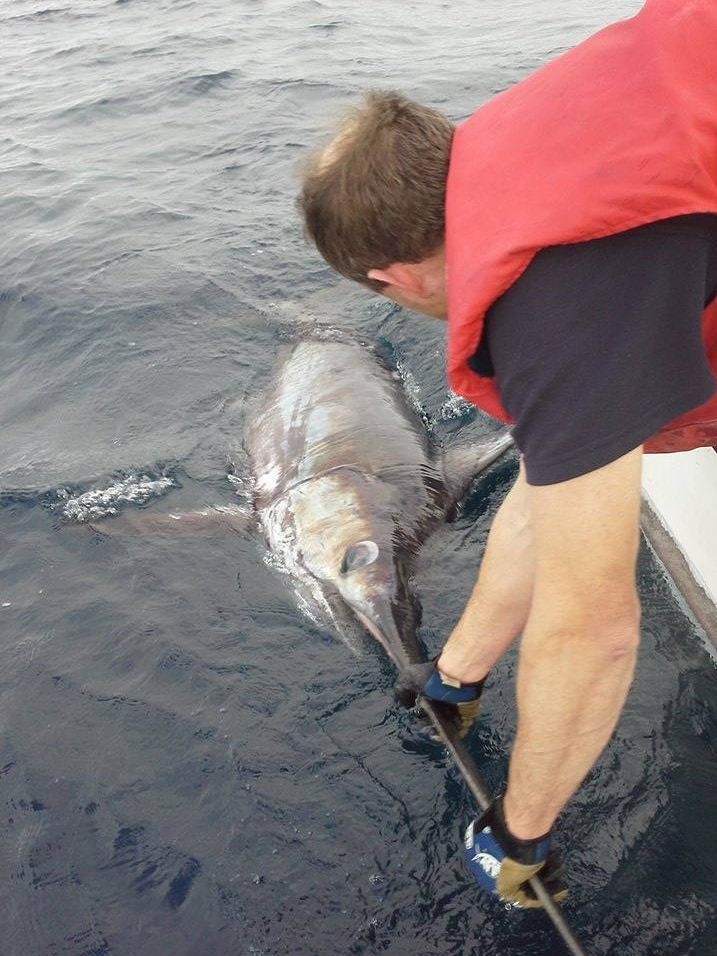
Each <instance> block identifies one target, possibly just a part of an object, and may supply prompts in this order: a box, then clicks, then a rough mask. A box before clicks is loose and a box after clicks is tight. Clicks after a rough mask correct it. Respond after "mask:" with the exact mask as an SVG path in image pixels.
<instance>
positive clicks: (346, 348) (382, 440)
mask: <svg viewBox="0 0 717 956" xmlns="http://www.w3.org/2000/svg"><path fill="white" fill-rule="evenodd" d="M511 443H512V442H511V439H510V436H509V435H507V434H502V435H501V436H500V437H499V438H498V439H496V438H495V437H494V438H493V439H492V440H491V441H489V442H487V443H486V444H485V445H481V446H479V447H478V448H477V449H475V455H474V456H473V461H474V467H473V468H472V473H473V474H476V473H478V472H479V471H480V470H481V469H482V468H484V467H486V466H487V464H489V463H490V462H491V461H493V460H495V459H496V458H497V457H499V455H501V454H502V453H503V452H504V451H505V450H506V448H507V447H509V445H510V444H511ZM246 448H247V452H248V455H249V459H250V461H251V466H252V472H253V477H254V489H253V494H254V507H255V510H256V513H257V516H258V518H259V521H260V523H261V526H262V529H263V531H264V535H265V537H266V540H267V543H268V545H269V548H270V549H271V551H272V552H273V553H274V554H275V555H276V556H277V557H278V558H279V559H280V561H281V563H282V564H283V566H284V567H285V569H286V570H287V571H288V572H289V574H291V576H292V577H293V578H294V581H295V586H296V590H297V594H298V596H299V600H300V603H301V604H302V606H303V607H304V609H305V610H306V611H307V612H308V613H309V614H311V615H312V616H313V615H314V614H316V613H321V612H324V613H327V612H328V613H329V614H330V616H332V617H334V616H335V610H336V608H337V606H338V607H340V606H343V607H345V608H348V609H350V610H351V612H352V613H353V615H354V616H355V617H356V618H357V619H358V620H359V621H360V622H361V623H362V624H363V625H364V626H365V627H366V629H367V630H368V631H369V632H370V633H371V634H372V635H373V636H374V637H375V638H376V639H377V640H378V641H379V642H380V643H381V644H382V645H383V647H384V648H385V649H386V651H387V652H388V654H389V655H390V656H391V658H392V659H393V660H394V661H395V663H396V664H397V665H399V666H401V665H403V664H406V663H410V662H414V661H418V660H422V659H423V653H422V649H421V647H420V644H419V642H418V638H417V636H416V629H417V626H418V623H419V621H420V608H419V606H418V603H417V601H416V599H415V597H414V595H413V593H412V590H411V586H410V575H411V570H412V564H413V558H414V557H415V554H416V552H417V550H418V548H419V547H420V545H421V544H422V542H423V541H425V539H426V538H427V537H428V536H429V535H430V533H431V531H433V530H434V529H435V527H436V526H437V525H438V524H440V523H441V522H442V521H443V520H445V517H446V514H447V511H448V509H449V507H450V505H451V504H452V503H453V492H454V491H455V489H456V488H457V487H458V486H460V485H461V481H458V482H456V481H455V480H449V478H448V476H447V475H446V470H445V460H444V458H443V456H442V454H441V452H440V450H439V449H436V448H435V447H434V445H433V444H432V442H431V441H430V440H429V436H428V434H427V432H426V429H425V426H424V424H423V422H422V421H421V418H420V417H419V416H418V415H417V413H416V412H415V411H414V409H413V408H412V407H411V406H410V405H409V403H408V401H407V399H406V396H405V393H404V391H403V389H402V387H401V385H400V382H399V381H398V377H397V376H396V375H395V374H394V373H392V372H391V370H390V369H389V368H388V367H387V366H386V365H385V364H384V363H383V362H382V361H381V360H380V359H379V358H378V356H376V355H375V354H374V353H373V352H372V351H371V350H368V349H366V348H364V347H362V346H360V345H359V344H357V343H353V342H346V341H327V340H314V339H308V340H304V341H301V342H299V343H298V344H297V345H295V347H294V348H293V350H292V351H291V353H290V355H289V356H288V358H287V359H286V360H285V361H284V362H283V363H282V364H281V366H280V367H279V369H278V371H277V374H276V377H275V378H274V380H273V381H272V384H271V385H270V387H269V388H268V390H267V391H266V392H265V393H264V395H263V396H262V397H261V399H260V400H259V402H258V403H257V406H256V409H255V411H254V413H253V414H252V415H250V422H249V427H248V429H247V433H246ZM464 458H465V456H464ZM464 484H465V482H463V485H464Z"/></svg>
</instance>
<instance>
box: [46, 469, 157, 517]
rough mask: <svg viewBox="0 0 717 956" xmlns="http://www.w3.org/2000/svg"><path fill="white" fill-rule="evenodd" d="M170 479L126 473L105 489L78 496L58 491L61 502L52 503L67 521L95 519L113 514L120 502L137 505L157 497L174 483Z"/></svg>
mask: <svg viewBox="0 0 717 956" xmlns="http://www.w3.org/2000/svg"><path fill="white" fill-rule="evenodd" d="M175 484H176V482H175V481H174V479H173V478H168V477H162V478H150V477H149V475H128V477H127V478H123V479H121V480H120V481H116V482H114V484H111V485H109V486H108V487H107V488H92V489H91V490H90V491H83V492H82V493H81V494H79V495H71V493H70V492H69V491H66V490H63V491H60V492H58V497H59V498H60V499H61V501H60V502H59V503H58V504H57V505H55V508H56V510H57V511H58V512H59V513H60V514H61V516H62V517H63V518H66V519H67V520H69V521H77V522H80V523H81V522H83V521H96V520H97V519H99V518H106V517H108V516H109V515H116V514H118V513H119V511H120V510H121V507H122V505H125V504H133V505H138V504H139V505H141V504H144V503H145V502H146V501H149V500H150V499H152V498H161V497H162V495H165V494H166V493H167V492H168V491H169V489H170V488H173V487H174V486H175Z"/></svg>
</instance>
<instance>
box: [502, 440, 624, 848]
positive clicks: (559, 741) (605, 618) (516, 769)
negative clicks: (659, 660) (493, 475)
mask: <svg viewBox="0 0 717 956" xmlns="http://www.w3.org/2000/svg"><path fill="white" fill-rule="evenodd" d="M640 472H641V449H636V450H635V451H634V452H630V453H629V454H628V455H625V456H624V457H623V458H620V459H618V460H617V461H615V462H613V463H612V464H610V465H606V466H605V467H604V468H600V469H598V470H597V471H594V472H591V473H590V474H588V475H583V476H581V477H580V478H575V479H573V480H572V481H566V482H563V483H561V484H560V485H552V486H547V487H544V488H530V498H531V515H532V518H533V531H534V539H535V586H534V594H533V601H532V606H531V610H530V617H529V620H528V623H527V625H526V627H525V631H524V635H523V641H522V646H521V652H520V667H519V675H518V734H517V737H516V741H515V745H514V747H513V751H512V754H511V762H510V772H509V777H508V789H507V792H506V795H505V799H504V810H505V817H506V822H507V824H508V827H509V830H510V832H511V833H512V834H513V835H514V836H516V837H519V838H521V839H532V838H535V837H538V836H541V835H542V834H544V833H547V832H548V830H550V828H551V827H552V825H553V823H554V821H555V818H556V817H557V815H558V813H559V812H560V810H561V809H562V807H563V805H564V804H565V803H566V802H567V800H568V799H569V798H570V796H571V795H572V794H573V793H574V791H575V790H576V789H577V788H578V786H579V785H580V783H581V782H582V780H583V778H584V776H585V774H586V773H587V772H588V770H589V769H590V768H591V767H592V765H593V764H594V762H595V761H596V760H597V758H598V756H599V754H600V753H601V751H602V750H603V748H604V747H605V745H606V743H607V742H608V740H609V739H610V736H611V734H612V732H613V729H614V727H615V724H616V723H617V720H618V717H619V715H620V711H621V710H622V706H623V703H624V700H625V696H626V694H627V691H628V688H629V686H630V683H631V681H632V676H633V671H634V667H635V658H636V653H637V644H638V639H639V603H638V599H637V594H636V589H635V561H636V557H637V549H638V544H639V509H640Z"/></svg>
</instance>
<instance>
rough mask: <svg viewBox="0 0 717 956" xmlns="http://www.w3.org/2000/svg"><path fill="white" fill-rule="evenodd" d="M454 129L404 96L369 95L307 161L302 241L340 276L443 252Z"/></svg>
mask: <svg viewBox="0 0 717 956" xmlns="http://www.w3.org/2000/svg"><path fill="white" fill-rule="evenodd" d="M453 129H454V127H453V124H452V123H451V121H450V120H449V119H448V118H447V117H446V116H444V115H443V114H442V113H439V112H438V110H434V109H430V108H429V107H427V106H421V105H420V104H419V103H414V102H412V101H411V100H409V99H407V98H406V97H405V96H403V95H402V94H401V93H396V92H393V91H382V90H373V91H371V92H369V93H367V94H366V96H365V98H364V101H363V103H362V104H361V105H360V106H359V107H358V108H357V109H355V110H354V111H353V112H352V113H351V114H350V115H349V116H348V117H347V119H346V120H345V122H344V123H343V125H342V126H341V128H340V129H339V132H338V134H337V135H336V136H335V137H334V138H333V140H331V142H330V143H329V145H328V146H326V147H325V148H324V149H322V150H319V151H318V152H316V153H314V154H313V155H312V156H311V157H310V158H309V160H308V162H307V164H306V167H305V170H304V176H303V188H302V190H301V193H300V195H299V199H298V205H299V208H300V209H301V211H302V213H303V216H304V223H305V232H306V235H307V236H308V237H309V238H311V239H312V240H313V242H314V243H315V244H316V247H317V248H318V250H319V252H320V253H321V255H322V256H323V257H324V259H326V261H327V262H328V263H329V265H331V266H333V267H334V269H336V270H337V271H338V272H341V273H342V274H343V275H345V276H347V277H348V278H349V279H355V280H356V281H357V282H361V283H363V284H364V285H368V286H370V287H372V288H375V289H380V288H382V287H383V286H384V285H385V283H383V282H376V281H373V280H370V279H368V278H367V273H368V270H369V269H384V268H385V267H386V266H388V265H390V264H391V263H392V262H420V261H421V260H422V259H425V258H426V257H428V256H430V255H431V254H432V253H434V252H436V250H437V249H439V248H440V247H441V246H442V245H443V236H444V227H445V212H444V207H445V197H446V178H447V175H448V159H449V155H450V149H451V141H452V138H453Z"/></svg>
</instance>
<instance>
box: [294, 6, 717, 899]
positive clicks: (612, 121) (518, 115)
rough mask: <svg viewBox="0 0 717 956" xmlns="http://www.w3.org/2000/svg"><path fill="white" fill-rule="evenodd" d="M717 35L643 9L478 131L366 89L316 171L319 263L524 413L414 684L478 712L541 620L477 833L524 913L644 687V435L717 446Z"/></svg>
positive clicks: (492, 872)
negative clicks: (447, 614) (449, 611)
mask: <svg viewBox="0 0 717 956" xmlns="http://www.w3.org/2000/svg"><path fill="white" fill-rule="evenodd" d="M716 45H717V4H714V2H713V0H648V2H647V3H646V4H645V6H644V7H643V9H642V10H641V11H640V12H639V14H638V15H637V16H635V17H633V18H631V19H630V20H626V21H622V22H620V23H617V24H614V25H613V26H611V27H609V28H607V29H606V30H603V31H601V32H600V33H598V34H596V35H595V36H594V37H591V38H590V39H589V40H587V41H585V42H584V43H582V44H580V45H579V46H578V47H576V48H575V49H574V50H571V51H569V52H568V53H567V54H564V55H563V56H561V57H559V58H558V59H557V60H554V61H552V62H551V63H549V64H548V65H547V66H544V67H543V68H541V69H540V70H538V71H537V72H536V73H534V74H533V75H531V76H529V77H528V78H526V79H525V80H523V81H521V82H520V83H518V84H516V86H514V87H512V88H511V89H510V90H507V91H506V92H504V93H501V94H500V95H499V96H497V97H495V98H494V99H492V100H490V101H489V102H488V103H487V104H485V105H484V106H483V107H481V108H480V109H478V110H477V112H476V113H475V114H474V115H473V116H472V117H470V118H469V119H468V120H467V121H466V122H464V123H462V124H461V125H460V126H458V127H457V128H454V127H453V125H452V124H451V123H450V122H449V120H448V119H446V118H445V117H444V116H442V115H441V114H440V113H438V112H436V111H434V110H431V109H427V108H425V107H421V106H419V105H418V104H415V103H412V102H410V101H409V100H407V99H405V98H404V97H402V96H400V95H399V94H395V93H372V94H369V95H368V96H367V98H366V100H365V103H364V105H363V107H362V108H361V109H359V110H358V111H357V112H356V113H355V114H354V116H353V117H352V118H350V119H349V120H348V121H347V122H346V123H345V125H344V126H343V127H342V129H341V130H340V131H339V133H338V135H337V136H336V137H335V138H334V139H333V140H332V142H331V143H330V144H329V145H328V147H326V148H325V149H324V150H322V151H321V152H320V153H319V154H318V155H317V156H315V157H314V158H313V160H312V161H311V162H310V164H309V166H308V168H307V171H306V174H305V178H304V184H303V191H302V195H301V198H300V206H301V208H302V210H303V213H304V217H305V222H306V230H307V233H308V235H309V236H310V237H311V238H312V239H313V240H314V242H315V243H316V245H317V247H318V249H319V251H320V252H321V253H322V255H323V256H324V258H326V259H327V261H328V262H329V263H330V264H331V265H333V266H334V267H335V268H336V269H337V270H338V271H340V272H341V273H343V274H344V275H346V276H349V277H350V278H353V279H356V280H357V281H359V282H361V283H363V284H364V285H367V286H369V287H371V288H373V289H375V290H377V291H378V292H380V293H381V294H382V295H385V296H387V297H389V298H390V299H392V300H394V301H395V302H398V303H399V304H400V305H402V306H405V307H406V308H409V309H414V310H416V311H419V312H423V313H425V314H427V315H431V316H435V317H438V318H446V317H447V319H448V375H449V381H450V383H451V385H452V387H453V388H454V389H455V390H456V391H457V392H459V393H460V394H462V395H464V396H466V397H467V398H469V399H470V400H471V401H473V402H475V404H477V405H478V406H480V407H481V408H483V409H484V410H485V411H487V412H489V413H491V414H492V415H494V416H496V417H498V418H501V419H503V420H505V421H513V422H515V428H514V437H515V440H516V443H517V445H518V446H519V448H520V450H521V452H522V462H521V468H520V473H519V476H518V478H517V480H516V483H515V485H514V487H513V489H512V490H511V492H510V493H509V494H508V496H507V497H506V499H505V501H504V503H503V505H502V507H501V508H500V510H499V512H498V514H497V516H496V518H495V521H494V523H493V527H492V529H491V533H490V536H489V540H488V544H487V547H486V552H485V556H484V558H483V562H482V566H481V570H480V574H479V577H478V581H477V583H476V586H475V589H474V591H473V594H472V595H471V597H470V600H469V601H468V604H467V607H466V609H465V611H464V613H463V616H462V617H461V619H460V621H459V622H458V625H457V626H456V628H455V629H454V631H453V632H452V634H451V635H450V637H449V638H448V641H447V643H446V645H445V647H444V648H443V651H442V653H441V654H440V656H439V657H438V658H437V660H436V662H435V663H434V664H429V665H421V666H420V667H415V668H410V669H409V670H408V671H407V672H406V673H405V674H403V675H401V676H400V677H399V681H398V684H397V689H398V691H399V693H400V694H402V695H403V697H404V699H407V702H409V703H410V701H411V700H415V695H416V693H421V694H423V695H425V696H428V697H431V698H433V699H436V700H442V701H444V702H448V703H453V704H454V705H455V706H456V707H457V708H458V710H463V711H464V716H465V715H466V714H468V715H470V714H472V713H475V710H476V709H477V702H478V700H479V698H480V693H481V689H482V685H483V681H484V680H485V678H486V675H487V674H488V673H489V671H490V669H491V667H492V666H493V664H494V663H495V662H496V660H498V658H499V657H500V656H501V654H502V653H503V652H504V651H505V649H506V648H507V647H508V646H509V645H510V643H511V642H512V641H513V640H514V638H515V637H516V636H517V635H518V634H519V633H521V632H522V635H523V636H522V642H521V649H520V667H519V675H518V686H517V704H518V732H517V736H516V740H515V744H514V747H513V751H512V754H511V760H510V768H509V774H508V784H507V788H506V791H505V793H504V794H503V795H502V796H501V797H500V798H499V799H498V800H497V801H496V803H495V804H494V806H493V807H491V809H490V810H489V812H488V813H487V814H485V815H484V817H483V818H481V819H479V820H477V821H475V822H474V823H473V824H472V825H471V827H469V830H468V832H467V834H466V847H467V859H468V863H469V866H470V867H471V869H472V871H473V873H474V875H475V877H476V879H477V880H478V881H479V882H480V883H481V884H482V885H484V886H486V887H487V888H489V889H490V890H492V891H493V892H495V893H496V894H497V895H499V896H500V897H501V898H503V899H505V900H508V901H511V902H513V903H517V904H518V905H534V904H535V900H534V899H532V898H531V894H530V893H529V890H528V889H527V887H526V880H527V879H528V877H530V876H531V875H533V874H534V873H537V872H540V871H542V872H541V875H542V876H543V877H544V879H545V880H546V883H548V884H549V885H550V886H551V889H552V890H553V892H554V893H555V895H556V898H559V897H560V896H561V894H562V885H561V883H560V878H559V868H558V864H557V859H556V856H555V854H553V853H551V852H550V851H549V844H550V831H551V829H552V827H553V824H554V821H555V819H556V817H557V815H558V813H559V812H560V810H561V809H562V807H563V806H564V804H565V803H566V801H567V800H568V799H569V798H570V796H571V795H572V793H573V792H574V791H575V790H576V789H577V787H578V786H579V785H580V782H581V781H582V780H583V778H584V776H585V775H586V773H587V772H588V771H589V769H590V768H591V766H592V765H593V763H594V762H595V760H596V759H597V757H598V756H599V754H600V752H601V751H602V749H603V748H604V746H605V744H606V743H607V741H608V740H609V738H610V736H611V734H612V732H613V729H614V727H615V724H616V721H617V719H618V716H619V713H620V711H621V708H622V705H623V702H624V699H625V695H626V693H627V690H628V688H629V686H630V683H631V680H632V675H633V670H634V664H635V657H636V650H637V645H638V637H639V602H638V598H637V595H636V589H635V561H636V555H637V549H638V542H639V511H640V474H641V458H642V454H643V451H680V450H687V449H690V448H694V447H697V446H698V445H713V444H717V389H716V386H715V376H714V373H715V371H717V300H715V291H716V290H717V105H716V104H717V57H716V56H715V54H714V51H715V46H716ZM496 841H497V842H496Z"/></svg>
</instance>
